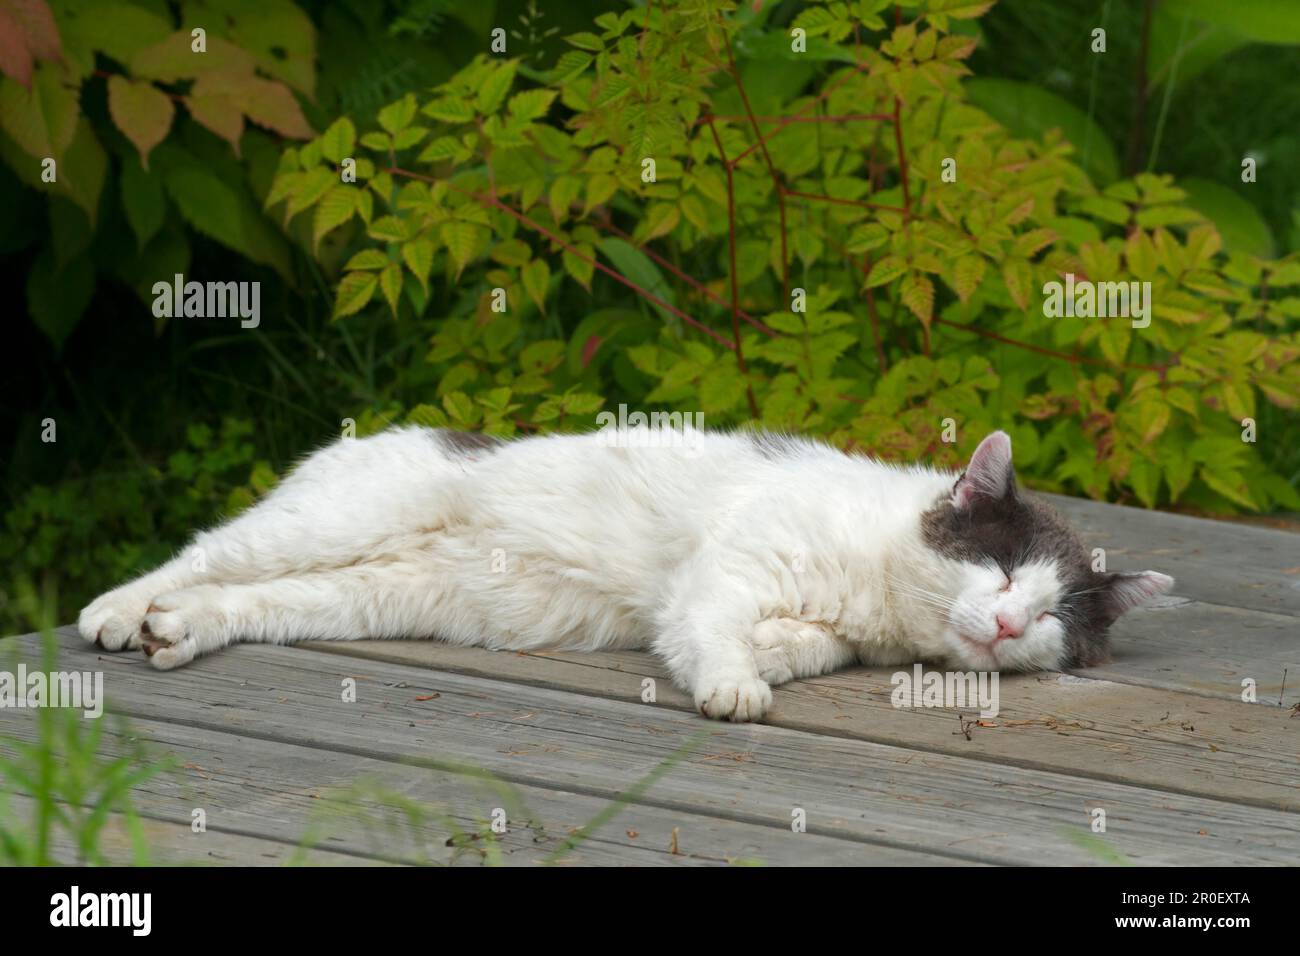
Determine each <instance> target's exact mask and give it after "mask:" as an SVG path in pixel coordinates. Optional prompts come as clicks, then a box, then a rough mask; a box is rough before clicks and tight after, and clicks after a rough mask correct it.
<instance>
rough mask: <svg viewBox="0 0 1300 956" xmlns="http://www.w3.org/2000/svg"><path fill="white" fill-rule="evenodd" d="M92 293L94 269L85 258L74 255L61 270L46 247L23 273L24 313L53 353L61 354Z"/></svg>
mask: <svg viewBox="0 0 1300 956" xmlns="http://www.w3.org/2000/svg"><path fill="white" fill-rule="evenodd" d="M94 291H95V269H94V266H92V265H91V263H90V260H89V259H88V258H87V257H85V256H78V257H77V258H76V259H74V260H73V261H72V262H70V263H68V264H67V265H66V266H64V267H63V268H62V269H60V268H59V266H58V263H57V262H56V261H55V257H54V253H53V251H52V250H51V249H49V248H48V247H47V248H46V249H45V250H44V251H43V252H42V253H41V254H40V255H39V256H37V257H36V261H35V262H34V263H33V264H32V267H31V269H30V270H29V272H28V274H27V311H28V312H29V313H30V314H31V317H32V321H33V322H34V323H36V327H37V328H39V329H40V330H41V331H42V332H44V333H45V337H46V338H48V339H49V340H50V341H51V342H52V343H53V344H54V348H55V351H62V349H63V344H64V342H66V341H67V339H68V336H69V335H71V334H72V330H73V329H75V328H76V327H77V323H78V322H79V321H81V316H82V313H84V312H85V310H86V306H88V305H89V304H90V298H91V296H92V295H93V294H94Z"/></svg>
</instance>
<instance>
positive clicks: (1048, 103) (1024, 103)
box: [965, 78, 1119, 186]
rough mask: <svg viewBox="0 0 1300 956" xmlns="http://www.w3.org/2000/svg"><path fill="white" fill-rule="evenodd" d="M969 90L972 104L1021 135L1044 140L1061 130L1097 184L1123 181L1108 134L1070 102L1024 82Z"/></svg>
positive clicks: (978, 83)
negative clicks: (1120, 178) (1050, 134)
mask: <svg viewBox="0 0 1300 956" xmlns="http://www.w3.org/2000/svg"><path fill="white" fill-rule="evenodd" d="M965 87H966V94H967V96H969V97H970V101H971V102H972V103H974V104H975V105H976V106H978V107H979V108H980V109H982V110H984V112H986V113H988V114H989V115H990V116H992V117H993V118H994V119H996V120H997V121H998V122H999V123H1001V124H1002V125H1003V126H1005V127H1006V128H1007V129H1009V130H1011V132H1013V133H1015V134H1016V135H1017V136H1026V137H1030V138H1033V139H1040V138H1042V136H1043V134H1044V133H1046V132H1047V131H1048V130H1050V129H1059V130H1060V131H1061V133H1062V134H1063V135H1064V136H1065V138H1066V140H1067V141H1068V142H1070V143H1071V144H1072V145H1073V146H1074V148H1075V153H1076V156H1075V158H1076V159H1077V160H1078V162H1079V163H1081V164H1082V166H1083V168H1084V169H1085V170H1087V172H1088V175H1089V176H1090V177H1091V178H1092V181H1093V182H1094V183H1096V184H1097V185H1099V186H1104V185H1106V184H1107V183H1111V182H1114V181H1115V180H1116V179H1118V178H1119V156H1118V155H1117V154H1116V153H1115V147H1114V146H1113V145H1112V144H1111V142H1110V140H1109V138H1107V136H1106V133H1105V131H1104V130H1103V129H1102V128H1101V127H1100V126H1099V125H1098V124H1097V123H1096V122H1095V121H1093V120H1091V119H1089V118H1088V114H1087V113H1085V112H1083V111H1082V110H1080V109H1079V108H1078V107H1077V106H1075V105H1074V104H1072V103H1071V102H1069V101H1068V100H1066V99H1064V98H1062V97H1060V96H1057V95H1056V94H1055V93H1051V92H1049V91H1047V90H1045V89H1042V88H1041V87H1039V86H1036V85H1035V84H1033V83H1029V82H1024V81H1020V80H1003V79H994V78H981V79H971V80H967V81H966V83H965Z"/></svg>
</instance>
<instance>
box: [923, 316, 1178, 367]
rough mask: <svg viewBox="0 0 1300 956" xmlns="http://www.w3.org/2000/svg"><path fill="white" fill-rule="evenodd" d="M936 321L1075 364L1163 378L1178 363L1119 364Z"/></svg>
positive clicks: (977, 329)
mask: <svg viewBox="0 0 1300 956" xmlns="http://www.w3.org/2000/svg"><path fill="white" fill-rule="evenodd" d="M932 321H934V322H937V323H939V324H940V325H947V326H950V327H951V328H954V329H961V330H962V331H963V332H970V333H971V334H973V335H979V336H982V337H983V338H986V339H992V340H993V341H994V342H1001V343H1002V344H1003V345H1013V346H1015V347H1016V348H1019V349H1027V350H1028V351H1030V352H1037V353H1038V354H1039V355H1047V356H1050V357H1051V358H1055V359H1061V360H1062V361H1066V362H1071V363H1073V364H1075V365H1079V364H1083V365H1096V366H1100V367H1101V368H1109V369H1117V368H1118V369H1124V370H1126V371H1130V372H1159V373H1160V376H1161V379H1163V378H1164V374H1165V372H1167V371H1168V370H1169V369H1170V368H1171V367H1172V366H1174V365H1177V364H1178V356H1177V354H1175V355H1174V356H1173V359H1172V360H1171V361H1169V362H1166V363H1165V364H1163V365H1134V364H1129V363H1127V362H1121V363H1120V364H1118V365H1115V364H1112V363H1110V362H1107V361H1105V360H1103V359H1095V358H1090V357H1089V356H1087V355H1071V354H1070V353H1068V352H1057V351H1055V350H1053V349H1049V348H1044V347H1043V346H1041V345H1033V344H1032V343H1029V342H1021V341H1019V340H1018V339H1009V338H1007V337H1006V336H1004V335H998V334H997V333H996V332H989V331H988V330H986V329H979V328H976V327H975V326H973V325H962V324H961V323H960V322H949V321H948V320H947V319H941V318H939V317H938V316H937V315H936V316H935V317H934V318H933V320H932Z"/></svg>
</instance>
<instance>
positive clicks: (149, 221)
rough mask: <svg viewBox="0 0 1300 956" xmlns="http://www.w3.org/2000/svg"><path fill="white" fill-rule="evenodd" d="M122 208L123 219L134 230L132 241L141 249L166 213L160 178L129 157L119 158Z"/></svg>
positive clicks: (156, 230) (159, 225) (159, 226)
mask: <svg viewBox="0 0 1300 956" xmlns="http://www.w3.org/2000/svg"><path fill="white" fill-rule="evenodd" d="M121 186H122V208H123V210H124V211H125V212H126V221H127V222H128V223H130V225H131V230H132V231H133V232H134V233H135V240H136V245H137V247H138V248H140V249H143V248H144V247H145V245H146V244H147V243H148V242H149V240H150V239H152V238H153V237H154V235H155V234H156V233H157V232H158V230H159V229H161V228H162V224H163V220H164V219H165V218H166V216H167V200H166V198H165V197H164V196H163V187H162V180H161V179H160V178H159V177H158V176H151V175H149V174H148V173H146V172H145V171H144V169H143V168H142V167H141V165H140V164H139V163H137V162H134V161H133V160H130V159H124V160H122V175H121Z"/></svg>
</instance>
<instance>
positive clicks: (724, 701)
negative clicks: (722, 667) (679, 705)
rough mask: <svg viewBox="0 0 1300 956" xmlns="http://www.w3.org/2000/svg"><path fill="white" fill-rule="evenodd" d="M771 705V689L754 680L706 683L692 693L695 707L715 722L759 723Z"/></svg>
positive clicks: (757, 679)
mask: <svg viewBox="0 0 1300 956" xmlns="http://www.w3.org/2000/svg"><path fill="white" fill-rule="evenodd" d="M771 704H772V688H770V687H768V686H767V683H766V682H765V681H763V680H760V679H759V678H757V677H737V678H727V677H723V678H719V679H716V680H706V681H704V682H702V683H701V684H700V685H699V686H697V687H696V690H695V707H696V709H698V710H699V712H700V713H701V714H703V715H704V716H705V717H712V718H713V719H714V720H734V721H737V722H741V721H747V720H761V719H762V717H763V715H764V714H765V713H767V708H768V707H770V706H771Z"/></svg>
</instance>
